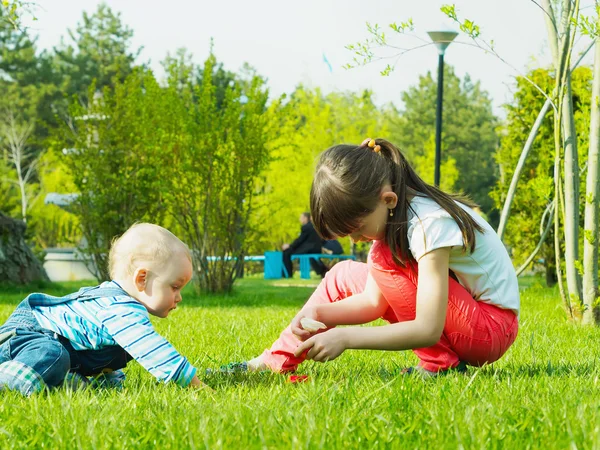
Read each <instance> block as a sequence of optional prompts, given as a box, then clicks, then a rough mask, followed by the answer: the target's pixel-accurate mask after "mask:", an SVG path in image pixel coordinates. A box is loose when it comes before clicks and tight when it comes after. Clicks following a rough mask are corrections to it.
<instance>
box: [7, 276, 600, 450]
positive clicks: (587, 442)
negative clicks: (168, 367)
mask: <svg viewBox="0 0 600 450" xmlns="http://www.w3.org/2000/svg"><path fill="white" fill-rule="evenodd" d="M294 281H298V280H294ZM314 283H316V281H313V282H312V284H313V285H314ZM281 284H282V283H281V282H279V283H278V282H266V281H263V280H260V279H252V278H248V279H244V280H242V281H241V282H239V284H238V286H237V288H236V291H235V293H234V294H232V295H230V296H219V297H204V296H195V295H194V294H193V293H192V291H191V290H189V289H188V290H187V292H186V295H185V296H184V302H183V304H182V305H181V306H180V308H178V309H177V310H176V311H174V312H173V313H172V314H171V315H170V316H169V318H167V319H164V320H154V323H155V324H156V328H157V329H158V331H159V332H160V333H162V334H163V335H164V336H165V337H166V338H167V339H169V340H170V341H171V342H172V343H173V344H174V345H175V346H176V347H177V348H178V349H179V350H180V351H181V352H182V353H183V354H184V355H186V356H187V357H188V358H189V359H190V360H191V361H192V363H193V364H195V365H196V366H197V367H199V368H201V372H200V373H201V374H204V370H205V369H206V368H208V367H213V368H214V367H218V366H219V365H221V364H225V363H227V362H229V361H239V360H243V359H245V358H248V357H252V356H255V355H256V354H258V353H260V352H262V350H263V349H264V348H265V347H267V346H268V345H269V344H270V343H271V342H272V341H273V340H274V339H275V338H276V337H277V335H278V332H279V331H280V330H281V329H282V328H283V327H284V326H285V325H287V323H288V321H289V320H290V319H291V318H292V317H293V315H294V314H295V312H296V311H297V309H298V308H299V307H300V306H301V305H302V304H303V302H304V301H305V300H306V298H308V296H309V295H310V293H311V292H312V288H311V284H310V283H302V282H294V283H287V285H285V286H282V285H281ZM290 284H291V286H290ZM303 284H305V285H303ZM524 285H527V286H528V287H527V288H526V289H525V288H524V290H523V295H522V314H521V329H520V334H519V337H518V338H517V341H516V343H515V345H514V346H513V347H512V348H511V349H510V350H509V352H508V353H507V354H506V355H505V357H504V358H503V359H502V360H500V361H499V362H497V363H495V364H494V365H492V366H489V367H485V368H482V369H474V368H471V369H470V370H469V373H468V375H467V376H465V375H450V376H447V377H442V378H439V379H436V380H430V381H422V380H420V379H417V378H412V377H408V376H403V375H397V374H396V373H395V371H396V370H397V368H399V367H403V366H406V365H410V364H414V363H415V361H416V360H415V357H414V356H413V355H412V353H410V352H404V353H392V352H364V351H363V352H358V351H348V352H346V353H344V354H343V355H342V356H341V357H340V358H339V359H338V360H336V361H333V362H330V363H328V364H316V363H312V362H308V363H306V364H304V365H303V366H301V368H300V369H301V370H300V373H302V374H307V375H309V381H308V382H306V383H303V384H290V383H288V382H287V376H284V375H274V374H249V375H236V376H224V375H212V376H206V375H202V376H201V378H202V379H203V380H204V381H205V382H206V383H207V384H209V385H210V386H212V387H213V388H214V390H215V392H214V393H213V394H212V395H208V394H206V393H204V392H197V391H194V390H188V389H181V388H178V387H176V386H170V385H167V386H165V385H158V384H157V383H156V382H155V381H154V379H153V378H152V377H151V376H150V375H149V374H148V373H146V372H145V371H143V370H141V369H140V367H139V366H138V365H137V364H136V363H135V362H132V363H130V365H129V367H128V368H127V369H126V373H127V376H128V380H127V385H126V388H125V389H124V390H122V391H110V390H108V391H82V392H71V391H67V390H62V389H61V390H56V391H54V392H52V393H50V394H41V395H37V396H33V397H31V398H22V397H20V396H19V395H18V394H15V393H12V392H4V393H1V394H0V395H1V396H2V401H1V403H0V448H2V449H7V448H41V447H45V448H69V449H70V448H78V447H81V448H94V449H103V448H153V447H156V448H160V449H170V448H210V449H217V448H236V449H237V448H284V449H288V448H292V449H301V448H452V449H454V448H486V449H487V448H519V449H520V448H544V449H547V448H568V447H569V448H600V384H599V376H600V363H599V361H598V358H599V355H600V351H599V345H598V343H599V342H600V328H592V327H589V328H583V327H580V326H577V325H573V324H571V323H569V322H567V321H566V320H565V315H564V314H563V312H562V310H561V307H560V303H559V299H558V295H557V293H556V291H555V290H553V289H546V288H543V287H541V286H540V285H539V284H538V283H537V282H536V281H535V280H531V279H530V280H527V283H524ZM77 286H78V285H76V284H73V283H70V284H68V283H65V284H60V285H53V286H50V287H46V288H45V289H44V290H45V291H46V292H49V293H52V294H55V295H59V294H64V293H67V292H70V291H71V290H74V288H75V287H77ZM1 289H2V290H1V291H0V292H2V293H1V294H0V320H1V321H4V320H5V319H6V317H7V316H8V315H9V314H10V312H11V311H12V309H13V308H14V306H15V305H16V304H17V303H18V301H19V300H20V299H21V298H22V297H23V294H24V292H20V290H19V289H16V288H7V287H4V288H1Z"/></svg>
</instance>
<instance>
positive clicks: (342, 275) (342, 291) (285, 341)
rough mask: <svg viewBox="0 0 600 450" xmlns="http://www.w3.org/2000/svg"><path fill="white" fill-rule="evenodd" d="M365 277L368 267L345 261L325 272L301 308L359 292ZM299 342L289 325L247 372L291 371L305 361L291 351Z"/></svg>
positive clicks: (362, 287)
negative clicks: (267, 370)
mask: <svg viewBox="0 0 600 450" xmlns="http://www.w3.org/2000/svg"><path fill="white" fill-rule="evenodd" d="M367 274H368V268H367V265H366V264H364V263H359V262H354V261H344V262H340V263H338V264H336V265H335V266H333V267H332V268H331V270H329V271H328V272H327V274H326V275H325V278H324V279H323V281H321V283H320V284H319V286H318V287H317V289H316V290H315V292H314V293H313V294H312V295H311V297H310V298H309V300H308V301H307V302H306V304H305V305H304V307H303V308H302V309H304V308H307V307H310V306H314V305H318V304H323V303H332V302H337V301H339V300H343V299H344V298H346V297H349V296H351V295H354V294H358V293H360V292H362V291H363V290H364V288H365V284H366V282H367ZM300 343H301V341H300V340H299V339H298V338H297V337H296V336H295V335H294V334H293V333H292V331H291V328H290V326H288V327H287V328H286V329H285V330H283V332H282V333H281V334H280V336H279V339H277V340H276V341H275V342H274V343H273V345H272V346H271V348H270V349H268V350H265V351H264V353H263V354H262V355H261V356H259V357H257V358H254V359H253V360H251V361H248V367H249V369H250V370H264V369H267V368H268V369H270V370H272V371H274V372H291V371H294V370H296V367H298V364H300V363H301V362H303V361H304V358H303V357H300V358H297V357H295V356H294V350H296V348H297V347H298V345H300Z"/></svg>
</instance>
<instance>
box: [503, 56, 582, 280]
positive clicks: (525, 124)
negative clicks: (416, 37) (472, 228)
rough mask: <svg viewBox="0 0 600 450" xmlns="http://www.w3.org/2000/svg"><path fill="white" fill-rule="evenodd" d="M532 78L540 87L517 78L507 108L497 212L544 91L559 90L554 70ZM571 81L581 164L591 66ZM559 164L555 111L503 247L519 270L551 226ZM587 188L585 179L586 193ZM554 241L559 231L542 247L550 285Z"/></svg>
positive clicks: (528, 168)
mask: <svg viewBox="0 0 600 450" xmlns="http://www.w3.org/2000/svg"><path fill="white" fill-rule="evenodd" d="M527 78H528V79H529V80H531V81H533V82H534V83H535V84H536V85H537V88H536V87H534V86H533V85H532V84H531V82H530V81H528V80H526V79H525V78H524V77H517V79H516V90H515V93H514V98H513V99H512V101H511V102H510V103H508V104H507V105H506V110H507V118H506V124H505V125H504V126H503V127H502V129H501V135H502V138H501V141H500V147H499V149H498V151H497V153H496V159H497V162H498V164H499V167H500V173H501V176H500V178H499V180H498V184H497V185H496V187H495V189H494V190H493V192H492V197H493V198H494V201H495V202H496V206H497V207H498V208H500V207H502V205H503V204H504V203H505V199H506V195H507V193H508V186H509V184H510V183H511V178H512V176H513V173H514V171H515V168H516V166H517V161H518V160H519V159H520V157H521V150H522V148H523V143H524V142H525V141H526V140H527V138H528V135H529V132H530V128H531V125H532V124H533V123H534V121H535V120H536V116H537V114H538V112H539V110H540V109H541V108H542V106H543V104H544V103H545V101H546V97H545V95H544V94H543V93H541V92H540V91H539V89H542V90H543V91H544V92H545V93H546V95H549V94H551V93H552V90H553V88H554V83H555V81H554V71H552V70H548V69H536V70H533V71H531V72H530V73H528V74H527ZM571 78H572V80H571V84H572V94H573V105H574V117H575V129H576V131H577V138H578V141H577V148H578V151H579V159H580V160H581V161H583V160H585V159H586V154H585V151H586V148H587V146H588V137H587V133H586V129H587V128H588V124H589V110H590V106H591V105H590V101H591V99H590V93H589V92H590V82H591V72H590V70H589V68H587V67H580V68H578V69H575V70H574V71H573V73H572V77H571ZM554 163H555V151H554V123H553V113H552V111H551V110H550V111H547V113H546V115H545V117H544V118H543V120H542V122H541V126H540V128H539V130H538V132H537V137H536V139H535V140H533V142H532V147H531V151H530V153H529V156H528V158H527V159H526V161H525V162H524V166H523V169H522V172H521V176H520V189H519V192H518V195H517V196H515V198H514V200H513V204H512V209H511V217H510V220H509V221H508V222H507V228H506V232H505V233H504V242H505V243H506V244H507V245H508V246H509V247H510V248H511V252H512V257H513V260H514V262H515V264H516V265H517V266H520V265H521V264H522V263H523V262H524V261H525V260H526V259H527V257H528V256H529V255H530V254H531V253H532V252H533V251H534V249H535V248H536V245H537V243H538V242H539V238H540V226H541V228H542V232H543V229H544V228H545V226H546V225H547V219H548V218H549V216H548V213H546V214H544V212H545V210H546V208H547V207H548V206H549V204H550V203H551V202H552V201H553V197H554V178H555V177H554ZM584 188H585V186H584V185H583V180H581V186H580V190H581V192H583V191H584ZM582 208H583V206H582ZM552 210H553V211H554V209H552ZM581 211H582V209H581ZM561 214H562V213H561ZM542 219H544V220H542ZM550 219H551V217H550ZM551 220H552V219H551ZM553 237H554V231H550V232H549V233H548V235H547V237H546V240H545V243H543V244H542V246H541V247H540V257H541V258H542V259H543V260H544V267H545V271H546V281H547V282H548V284H550V285H552V284H554V283H556V281H557V279H556V264H555V255H554V243H553ZM563 249H564V247H563V246H561V251H562V250H563Z"/></svg>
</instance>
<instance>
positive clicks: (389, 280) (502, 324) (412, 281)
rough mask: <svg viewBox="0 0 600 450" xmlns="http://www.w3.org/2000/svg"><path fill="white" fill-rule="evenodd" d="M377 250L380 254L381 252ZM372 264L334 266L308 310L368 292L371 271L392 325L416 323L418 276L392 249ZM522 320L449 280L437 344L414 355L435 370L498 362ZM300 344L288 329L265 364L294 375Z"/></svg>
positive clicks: (373, 256)
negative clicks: (400, 263) (399, 261)
mask: <svg viewBox="0 0 600 450" xmlns="http://www.w3.org/2000/svg"><path fill="white" fill-rule="evenodd" d="M379 250H382V249H381V248H380V249H379ZM371 257H372V259H371V260H370V262H369V265H367V264H364V263H359V262H354V261H345V262H340V263H338V264H336V265H335V266H333V268H332V269H331V270H330V271H329V272H328V273H327V275H326V276H325V278H324V279H323V281H322V282H321V284H319V286H318V287H317V289H316V290H315V292H314V293H313V294H312V296H311V297H310V299H309V300H308V302H307V303H306V305H305V307H307V306H312V305H317V304H322V303H330V302H337V301H340V300H343V299H345V298H346V297H349V296H351V295H353V294H357V293H360V292H362V291H363V290H364V287H365V284H366V280H367V274H368V273H369V268H370V269H371V274H372V275H373V277H374V278H375V280H376V282H377V285H378V286H379V289H381V291H382V292H383V295H384V297H385V298H386V300H387V302H388V303H389V308H388V309H387V311H386V312H385V314H384V315H383V317H382V318H383V319H384V320H386V321H388V322H390V323H397V322H404V321H409V320H413V319H414V318H415V312H416V300H417V280H418V273H417V271H416V269H415V268H409V267H407V268H403V267H401V266H398V265H396V264H394V263H393V262H392V261H391V254H389V250H388V252H387V253H385V251H380V252H377V256H375V255H374V252H373V251H372V252H371ZM518 327H519V325H518V319H517V316H516V314H515V313H514V312H513V311H511V310H507V309H502V308H499V307H497V306H494V305H490V304H487V303H483V302H478V301H476V300H474V299H473V297H471V295H470V294H469V292H468V291H467V290H466V289H465V288H464V287H463V286H462V285H461V284H460V283H458V282H457V281H456V280H454V279H453V278H450V279H449V286H448V312H447V314H446V323H445V325H444V331H443V333H442V337H441V338H440V340H439V342H438V343H437V344H435V345H433V346H431V347H427V348H418V349H414V350H413V351H414V352H415V354H416V355H417V356H418V358H419V360H420V362H419V365H420V366H422V367H423V368H424V369H426V370H430V371H433V372H437V371H441V370H446V369H449V368H451V367H456V366H457V365H458V364H459V362H461V361H462V362H465V363H467V364H469V365H472V366H481V365H483V364H486V363H492V362H494V361H496V360H497V359H499V358H500V357H501V356H502V355H503V354H504V353H505V352H506V350H508V348H509V347H510V346H511V345H512V343H513V342H514V340H515V338H516V337H517V331H518ZM299 344H300V341H299V340H298V338H297V337H296V336H295V335H294V334H292V332H291V329H290V327H289V326H288V327H287V328H286V329H285V330H283V332H282V333H281V335H280V336H279V339H277V340H276V341H275V342H274V343H273V345H272V346H271V348H270V349H269V350H265V352H264V353H263V354H262V359H263V362H264V363H265V364H266V365H267V366H268V367H269V368H270V369H271V370H273V371H275V372H291V371H294V370H296V368H297V367H298V364H300V363H301V362H303V361H304V358H303V357H300V358H297V357H295V356H294V350H295V349H296V348H297V347H298V345H299Z"/></svg>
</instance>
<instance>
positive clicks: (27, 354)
mask: <svg viewBox="0 0 600 450" xmlns="http://www.w3.org/2000/svg"><path fill="white" fill-rule="evenodd" d="M0 352H1V353H2V361H3V362H2V363H1V364H0V389H2V388H6V389H12V390H18V391H20V392H21V393H22V394H24V395H31V394H33V393H35V392H39V391H40V390H42V389H43V388H44V386H48V387H56V386H59V385H60V384H61V383H62V382H63V380H64V378H65V376H66V374H67V372H68V371H69V368H70V359H69V353H68V352H67V350H66V349H65V348H64V347H63V345H62V344H61V343H60V342H58V340H57V339H54V338H53V337H52V336H51V335H49V334H45V333H41V332H36V331H29V330H23V329H17V330H16V335H15V336H14V337H12V338H11V339H10V340H9V341H8V342H6V343H5V344H4V345H2V348H1V350H0Z"/></svg>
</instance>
